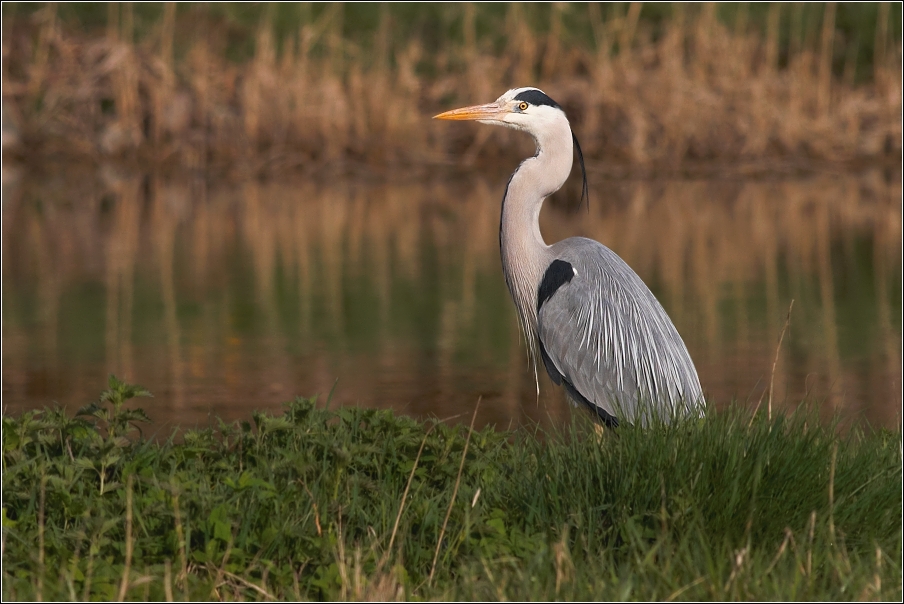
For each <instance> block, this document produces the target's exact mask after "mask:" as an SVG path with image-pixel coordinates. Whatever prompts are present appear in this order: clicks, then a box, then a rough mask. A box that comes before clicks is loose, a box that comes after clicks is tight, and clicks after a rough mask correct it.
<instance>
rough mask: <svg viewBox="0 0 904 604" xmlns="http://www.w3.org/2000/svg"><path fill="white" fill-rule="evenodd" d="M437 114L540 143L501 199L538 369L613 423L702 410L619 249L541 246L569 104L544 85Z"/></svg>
mask: <svg viewBox="0 0 904 604" xmlns="http://www.w3.org/2000/svg"><path fill="white" fill-rule="evenodd" d="M434 118H435V119H441V120H476V121H478V122H480V123H482V124H490V125H497V126H505V127H507V128H513V129H515V130H521V131H522V132H527V133H528V134H530V135H531V136H532V137H533V138H534V141H535V142H536V145H537V152H536V154H535V155H534V156H533V157H530V158H528V159H525V160H524V161H523V162H521V165H520V166H518V168H517V169H516V170H515V172H514V173H513V174H512V176H511V177H510V178H509V182H508V185H507V186H506V189H505V194H504V195H503V198H502V218H501V224H500V228H499V243H500V247H501V251H502V270H503V273H504V274H505V281H506V284H507V285H508V289H509V292H510V293H511V295H512V299H513V300H514V302H515V307H516V308H517V311H518V316H519V318H520V320H521V327H522V328H523V330H524V335H525V338H526V340H527V344H528V348H529V350H530V354H531V358H532V359H533V362H534V368H535V371H536V367H537V364H538V357H539V359H540V360H542V362H543V365H544V366H545V368H546V371H547V373H549V376H550V378H551V379H552V381H553V382H554V383H555V384H557V385H563V386H564V387H565V391H566V394H567V396H568V398H569V399H570V400H571V401H572V402H573V403H574V404H576V405H585V406H587V407H588V408H589V409H590V410H592V411H594V412H595V413H596V414H597V416H598V417H599V419H600V420H601V421H602V422H604V423H605V424H606V425H608V426H610V427H615V426H617V425H618V423H619V421H620V420H624V421H628V422H631V423H634V422H637V421H640V422H642V423H643V424H646V423H647V421H648V419H649V418H650V417H652V416H653V415H655V416H657V417H660V418H662V419H663V420H665V421H669V420H670V419H672V418H674V417H677V416H680V415H693V416H700V415H702V414H703V409H704V399H703V392H702V390H701V388H700V381H699V379H698V377H697V371H696V369H695V368H694V363H693V361H692V360H691V357H690V354H689V353H688V351H687V347H686V346H685V345H684V341H683V340H682V339H681V336H680V335H678V331H677V329H675V326H674V325H673V324H672V321H671V319H669V316H668V315H667V314H666V312H665V310H664V309H663V308H662V305H660V304H659V301H658V300H656V297H655V296H654V295H653V293H652V292H651V291H650V289H649V288H648V287H647V286H646V285H645V284H644V282H643V281H642V280H641V278H640V277H639V276H638V275H637V273H635V272H634V271H633V270H631V268H630V267H629V266H628V265H627V264H626V263H625V261H624V260H622V259H621V258H620V257H619V256H618V255H617V254H616V253H615V252H613V251H612V250H610V249H609V248H607V247H606V246H604V245H602V244H601V243H599V242H597V241H594V240H592V239H587V238H584V237H570V238H568V239H565V240H564V241H560V242H558V243H554V244H552V245H547V244H546V242H545V241H544V240H543V236H542V235H541V233H540V208H541V206H542V205H543V200H544V199H546V198H547V197H548V196H550V195H552V194H553V193H555V192H556V191H558V190H559V189H560V188H561V187H562V185H563V184H565V180H566V179H567V178H568V176H569V174H570V173H571V168H572V163H573V156H574V154H575V153H577V156H578V160H579V162H580V166H581V172H582V176H583V189H582V198H583V197H584V196H586V195H587V174H586V170H585V169H584V157H583V154H582V152H581V147H580V145H579V144H578V139H577V137H575V135H574V133H573V132H572V131H571V125H570V124H569V122H568V118H567V117H566V116H565V112H564V111H563V110H562V108H561V107H560V106H559V104H558V103H556V102H555V101H553V100H552V99H551V98H549V96H547V95H546V94H545V93H544V92H543V91H541V90H539V89H537V88H533V87H528V88H515V89H512V90H509V91H508V92H506V93H505V94H503V95H502V96H500V97H499V98H498V99H496V101H494V102H492V103H487V104H485V105H474V106H471V107H463V108H461V109H453V110H452V111H446V112H445V113H440V114H439V115H436V116H434Z"/></svg>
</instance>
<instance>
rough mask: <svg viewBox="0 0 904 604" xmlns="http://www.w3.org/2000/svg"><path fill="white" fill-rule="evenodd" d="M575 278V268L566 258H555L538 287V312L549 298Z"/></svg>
mask: <svg viewBox="0 0 904 604" xmlns="http://www.w3.org/2000/svg"><path fill="white" fill-rule="evenodd" d="M573 278H574V268H573V267H572V266H571V264H569V263H568V262H565V261H564V260H558V259H557V260H553V261H552V262H551V263H550V265H549V266H548V267H547V268H546V273H545V274H544V275H543V280H542V281H540V287H539V288H537V312H540V307H542V306H543V305H544V304H545V303H546V301H547V300H549V299H550V298H552V295H553V294H554V293H556V291H558V289H559V288H560V287H562V286H563V285H565V284H566V283H568V282H569V281H571V280H572V279H573Z"/></svg>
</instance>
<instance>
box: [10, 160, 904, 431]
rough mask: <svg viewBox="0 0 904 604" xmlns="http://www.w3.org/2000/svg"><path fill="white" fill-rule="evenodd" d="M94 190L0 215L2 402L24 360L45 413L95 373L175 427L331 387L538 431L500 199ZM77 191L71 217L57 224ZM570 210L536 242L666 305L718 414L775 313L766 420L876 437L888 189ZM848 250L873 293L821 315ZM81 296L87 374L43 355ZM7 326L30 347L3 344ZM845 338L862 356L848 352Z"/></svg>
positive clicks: (40, 197)
mask: <svg viewBox="0 0 904 604" xmlns="http://www.w3.org/2000/svg"><path fill="white" fill-rule="evenodd" d="M106 174H107V176H106V177H105V179H104V182H102V183H93V184H92V183H90V182H89V183H85V182H82V180H83V179H82V180H79V181H78V182H76V183H74V184H72V185H70V184H69V183H68V181H66V180H65V179H60V178H55V179H52V180H51V181H50V182H48V183H33V182H31V181H28V182H27V184H25V185H24V186H25V190H24V191H23V192H20V193H14V194H11V195H8V196H7V199H6V200H5V203H6V204H8V205H5V206H4V221H3V224H4V234H3V235H4V236H3V246H4V249H3V252H4V253H3V257H4V292H5V293H4V322H5V327H4V330H5V331H4V370H3V371H4V374H3V382H4V388H6V389H7V390H5V393H9V394H10V395H11V396H10V399H11V400H16V399H17V398H22V397H24V395H25V391H26V389H27V388H28V384H29V383H30V381H34V380H36V379H38V378H37V377H35V376H34V375H33V372H34V371H36V370H35V364H34V362H33V360H29V359H30V358H33V357H30V356H29V354H26V353H25V352H24V351H26V350H34V349H38V350H39V351H40V359H41V366H42V367H43V369H41V371H44V372H50V373H53V374H54V375H53V376H50V377H49V378H47V376H46V375H45V377H44V378H40V379H49V380H50V382H51V383H54V384H56V387H59V388H60V389H61V391H60V393H59V394H58V395H54V396H58V397H65V399H66V400H79V401H81V399H79V396H82V397H89V396H91V395H92V393H93V389H94V388H95V384H96V382H97V381H98V380H99V379H102V378H103V374H104V373H106V372H109V371H115V372H117V373H121V372H122V373H123V374H124V375H125V374H128V375H131V376H134V377H133V378H132V379H136V380H140V381H142V382H144V383H146V384H148V385H153V384H157V386H155V387H154V389H155V390H156V391H157V392H159V393H165V392H170V393H172V396H173V397H174V402H179V400H180V399H181V400H182V401H184V404H183V405H180V406H179V408H180V410H181V411H180V413H183V412H184V413H188V412H189V411H190V410H191V409H193V408H198V407H199V405H200V407H201V409H206V406H207V405H213V404H216V402H217V401H221V400H222V401H228V402H230V404H232V405H235V406H233V407H228V408H226V410H225V411H224V413H227V414H230V413H235V414H240V413H241V412H242V407H241V405H243V404H253V405H261V404H265V403H266V401H268V400H272V401H273V402H274V403H275V402H277V401H279V400H284V399H285V398H287V397H290V396H292V395H294V394H298V393H301V392H304V393H310V392H313V391H319V392H328V391H329V390H330V389H331V388H332V386H333V383H334V381H335V379H336V378H337V377H339V378H340V379H341V387H340V388H339V391H338V392H339V394H338V397H339V401H340V402H345V403H355V402H360V403H362V404H368V405H369V404H378V405H401V406H403V407H404V408H405V409H406V410H407V411H408V412H416V413H425V414H426V413H435V414H438V415H443V416H446V415H454V414H455V413H457V411H456V410H455V407H456V405H461V404H463V403H462V399H463V398H468V397H470V396H471V395H473V398H476V396H477V395H479V394H483V395H484V398H485V399H486V400H487V402H490V401H493V404H492V405H487V406H486V407H485V410H484V411H482V412H481V416H482V417H484V418H487V419H489V418H492V419H493V420H494V421H497V422H498V423H500V424H507V423H508V420H509V419H510V418H512V417H513V414H514V413H515V412H516V411H517V410H519V409H522V410H523V412H524V413H526V414H528V415H530V416H532V417H537V418H540V417H544V416H545V415H546V413H547V410H546V409H544V408H543V407H538V406H537V400H536V395H535V390H534V387H533V374H532V372H531V371H530V370H529V366H528V363H527V358H526V353H525V350H524V346H523V344H521V345H519V344H518V339H519V331H518V329H517V325H516V323H515V321H514V319H513V312H512V310H513V309H512V308H511V304H510V302H509V300H508V296H507V293H506V292H505V290H504V285H502V279H501V275H500V269H499V260H498V253H499V252H498V237H497V229H498V220H499V207H498V198H499V194H500V190H501V187H502V184H503V180H504V178H502V177H500V180H499V181H497V182H495V183H492V184H490V183H487V182H486V181H484V180H483V179H480V178H478V179H476V180H475V181H474V182H473V183H453V184H444V183H437V182H428V183H427V184H425V185H415V184H402V185H397V186H389V185H386V184H380V185H366V184H363V183H358V184H355V185H350V184H338V185H329V186H327V185H318V184H313V183H310V182H298V183H260V182H248V183H246V184H245V185H244V187H240V188H234V189H233V188H228V187H221V186H212V187H211V188H209V189H208V188H207V186H206V185H204V183H203V182H198V181H165V180H164V179H162V178H159V177H155V178H151V179H150V180H149V181H148V183H149V184H145V185H142V183H143V182H144V181H143V179H142V178H136V177H133V176H127V177H121V176H117V175H115V174H114V173H112V172H108V173H106ZM79 187H80V188H81V190H80V191H79V195H78V198H79V199H85V200H88V201H87V202H86V203H72V202H71V199H72V198H71V197H70V195H71V191H72V190H73V189H77V188H79ZM592 190H593V191H596V193H594V199H595V200H596V201H595V202H594V203H593V204H592V205H591V211H590V212H589V214H588V213H587V212H586V211H584V210H583V209H582V210H581V211H580V212H578V213H576V214H567V213H563V212H562V211H560V210H557V209H555V208H549V209H547V210H545V211H544V213H543V215H542V217H541V222H542V227H543V231H544V234H545V236H546V238H547V240H548V241H554V240H559V239H561V238H564V237H567V236H570V235H574V234H584V235H588V236H592V237H594V238H597V239H598V240H600V241H602V242H604V243H605V244H606V245H608V246H609V247H611V248H612V249H613V250H615V251H616V252H617V253H619V254H620V255H622V257H624V258H625V260H626V261H627V262H628V263H629V264H630V265H631V266H632V267H633V268H634V269H635V270H636V271H637V272H638V273H639V274H640V275H641V276H642V277H643V278H644V279H645V280H646V281H647V282H648V283H649V284H650V285H651V287H652V288H653V289H654V291H655V293H656V294H657V295H658V296H659V297H660V299H661V300H662V302H663V304H664V305H665V306H666V309H667V310H668V311H669V313H670V315H671V316H672V317H673V319H674V321H675V323H676V325H677V326H678V329H679V331H680V332H681V334H682V336H683V337H684V339H685V341H686V342H687V344H688V347H689V348H690V350H691V353H692V356H693V357H694V359H695V362H696V364H697V367H698V370H699V372H700V375H701V381H702V383H703V384H704V386H705V388H706V389H707V390H708V391H709V392H710V394H711V395H713V396H714V398H715V400H716V401H717V402H720V403H721V402H725V401H727V399H728V398H729V397H731V396H735V395H736V396H739V397H741V398H742V399H743V398H747V397H749V398H750V400H751V401H756V400H758V399H759V396H760V393H761V392H762V390H763V389H764V388H765V387H766V385H767V384H768V381H769V376H770V372H771V367H772V363H773V360H774V357H775V343H776V341H777V337H778V333H779V330H780V329H781V326H782V325H783V322H784V317H785V314H786V313H787V305H788V303H789V301H790V299H791V298H794V299H795V300H796V302H795V306H794V317H793V318H792V325H791V328H790V331H789V332H788V334H786V337H785V342H786V346H790V347H791V349H790V351H789V353H788V354H785V353H782V355H780V357H779V361H778V365H777V367H776V370H775V399H776V406H777V407H781V405H782V404H783V403H784V404H792V403H794V402H797V401H799V400H800V399H801V398H802V397H803V396H804V394H805V393H806V392H807V391H808V390H809V391H811V392H812V393H814V394H816V395H817V396H820V397H825V396H828V397H829V400H830V402H831V404H832V405H838V404H840V405H843V406H842V407H841V409H842V412H851V413H855V412H856V413H859V412H861V410H860V409H858V408H857V406H863V407H864V408H863V410H862V412H864V413H866V414H867V416H868V417H870V418H872V419H873V420H874V421H877V422H879V423H889V422H893V421H894V420H895V413H897V411H896V409H898V408H899V404H900V396H901V392H900V387H901V386H900V382H899V381H898V379H899V378H898V376H899V371H898V370H899V366H900V365H899V363H900V346H899V343H900V339H899V338H900V333H899V332H900V323H899V322H897V320H896V319H895V317H896V316H897V315H899V310H898V309H899V305H900V298H897V297H895V296H896V294H895V293H894V290H895V288H896V287H899V284H897V285H896V284H895V282H894V279H895V277H894V275H895V274H896V270H897V271H899V270H900V266H899V254H900V242H901V213H900V205H899V199H900V194H901V190H900V183H892V184H888V183H886V182H885V180H884V179H883V178H882V177H881V175H879V174H868V175H866V176H863V177H820V178H811V179H808V180H803V181H775V182H757V181H752V182H724V181H722V182H707V181H690V182H673V181H650V182H613V181H604V180H594V182H593V185H592ZM145 196H146V197H147V198H145ZM143 207H147V208H148V211H147V216H148V221H147V222H146V223H145V222H143V221H142V219H141V217H142V212H143V210H142V208H143ZM13 224H17V225H18V224H24V225H27V227H26V228H12V227H11V226H10V225H13ZM143 224H145V225H146V226H142V225H143ZM859 240H867V241H869V242H870V244H871V245H872V250H867V254H866V255H867V256H868V258H867V259H866V260H865V261H866V262H867V263H868V264H869V265H870V266H872V267H873V268H871V269H868V270H871V271H872V272H873V273H874V274H875V276H874V277H867V276H866V275H861V276H856V275H855V277H856V278H857V279H865V278H869V279H870V281H869V283H874V284H875V285H874V286H872V285H871V286H870V287H869V288H867V291H865V293H858V294H857V295H858V296H863V298H862V300H866V301H867V303H866V305H865V306H864V305H863V304H862V303H860V302H854V303H852V302H850V301H849V300H847V299H846V298H845V297H844V296H845V295H849V294H850V290H851V289H853V290H856V291H858V292H859V290H860V289H862V287H860V288H859V289H858V286H856V285H850V284H849V283H848V284H846V283H845V282H846V281H850V279H852V278H854V277H851V276H850V274H849V275H848V276H847V277H844V276H843V275H844V274H845V271H848V273H850V270H851V269H850V268H845V267H846V266H849V265H850V264H851V262H854V263H855V264H856V262H858V260H857V257H856V256H855V254H856V253H857V252H856V250H855V247H856V245H860V244H857V243H856V242H857V241H859ZM855 244H856V245H855ZM143 250H147V253H143ZM858 270H859V269H858ZM858 274H859V273H858ZM839 275H842V276H839ZM84 283H89V284H90V283H99V284H102V285H103V288H104V291H105V295H106V299H105V301H103V302H102V304H103V305H104V308H103V309H102V310H100V311H99V313H98V314H97V315H96V317H97V321H98V323H97V324H86V325H85V326H84V327H80V329H84V330H87V333H90V332H93V331H99V332H101V333H104V332H105V334H106V335H105V338H100V340H101V342H103V343H102V347H103V348H102V350H101V353H100V354H99V355H98V354H93V356H94V357H99V358H100V359H105V361H103V363H102V366H99V365H97V364H91V363H90V362H89V363H86V364H82V361H81V360H80V359H81V358H82V357H89V356H92V354H89V353H90V351H89V349H88V348H89V344H87V343H82V342H81V341H80V340H79V339H78V338H76V339H75V340H73V339H72V336H71V335H65V336H64V335H63V334H70V333H72V331H73V330H74V329H75V328H76V326H74V324H73V323H72V317H71V315H68V314H67V315H63V314H62V313H64V312H66V305H65V304H63V303H61V299H63V298H64V297H66V296H68V298H66V299H72V300H77V299H78V296H79V293H78V292H79V291H80V288H82V287H83V285H82V284H84ZM136 283H145V285H144V286H142V287H144V288H145V289H143V290H141V291H148V290H147V289H146V288H147V287H151V291H159V294H157V293H154V294H153V295H151V296H148V298H149V299H152V302H153V304H152V307H154V305H157V304H161V303H162V304H161V305H162V309H161V311H160V312H159V313H157V314H155V312H157V311H151V312H149V311H148V310H147V308H148V307H147V304H148V301H147V300H143V299H142V298H140V297H137V295H136V293H135V292H136ZM147 284H150V285H147ZM488 288H489V289H488ZM32 291H33V292H35V295H36V299H37V305H36V308H35V310H34V311H31V310H29V309H28V308H27V306H28V304H29V303H28V300H30V298H29V297H28V296H29V295H30V294H28V292H32ZM858 299H860V298H858ZM157 300H159V301H160V302H159V303H158V302H156V301H157ZM371 301H372V303H371ZM23 305H24V306H23ZM181 307H187V308H189V309H191V308H194V309H195V310H190V311H189V312H188V314H182V313H180V310H179V309H180V308H181ZM142 308H144V310H141V309H142ZM28 317H34V321H35V322H36V324H37V325H39V326H40V330H39V332H38V334H43V335H34V332H33V331H31V330H30V329H29V328H27V327H26V326H27V325H28V324H29V321H31V319H29V318H28ZM62 317H67V318H66V320H65V321H64V320H63V318H62ZM88 319H89V317H85V318H84V319H79V320H80V321H87V320H88ZM104 322H105V323H106V327H105V328H104V327H103V326H102V323H104ZM852 333H853V334H855V335H854V336H852V335H851V334H852ZM864 339H866V340H868V342H869V343H868V344H866V345H863V348H864V349H865V352H864V351H861V350H860V348H859V346H860V345H859V344H857V342H861V341H864ZM89 340H90V338H89ZM852 341H853V342H854V346H853V350H852ZM30 372H32V373H30ZM92 372H96V373H97V374H99V375H95V374H92ZM30 375H31V377H29V376H30ZM544 379H545V378H544ZM544 384H546V382H542V383H541V385H542V386H543V388H542V389H543V392H544V394H543V396H542V397H541V401H544V402H545V401H547V399H548V395H547V394H546V393H547V392H548V389H547V386H546V385H544ZM81 385H84V390H80V387H81ZM32 391H33V390H32ZM199 396H200V397H201V399H200V400H199V399H198V397H199ZM556 396H558V395H556ZM469 400H471V399H470V398H469ZM443 405H448V406H450V407H449V408H444V407H443ZM852 405H853V407H852ZM563 409H564V407H558V406H555V405H553V406H551V407H550V412H554V413H559V412H563V411H562V410H563Z"/></svg>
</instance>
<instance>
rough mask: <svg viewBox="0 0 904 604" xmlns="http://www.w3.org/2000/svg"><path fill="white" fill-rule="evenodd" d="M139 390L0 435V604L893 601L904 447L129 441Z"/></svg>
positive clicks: (578, 437)
mask: <svg viewBox="0 0 904 604" xmlns="http://www.w3.org/2000/svg"><path fill="white" fill-rule="evenodd" d="M143 394H146V392H144V391H143V390H142V389H141V388H139V387H132V386H129V385H127V384H124V383H122V382H119V381H117V380H115V378H111V382H110V388H109V390H107V391H105V392H104V393H103V395H102V396H101V400H100V402H99V403H98V404H95V405H92V406H89V407H86V408H85V409H83V410H82V413H81V414H80V415H78V416H77V417H76V418H74V419H73V418H69V417H67V416H66V415H65V413H63V412H61V411H58V410H45V411H42V412H29V413H26V414H23V415H22V416H21V417H18V418H11V417H4V418H3V464H4V465H3V501H4V503H3V598H4V599H5V600H6V599H19V600H24V599H41V598H43V599H67V600H68V599H89V598H90V599H116V598H118V597H120V596H121V595H123V594H124V595H125V597H126V598H127V599H148V598H155V599H164V598H176V599H182V598H190V599H209V598H213V599H263V598H266V597H274V598H281V599H298V598H305V599H346V598H362V597H370V598H379V599H395V598H404V599H446V600H483V599H489V600H495V599H503V598H508V599H552V598H555V599H587V600H590V599H595V600H608V599H635V600H641V599H651V600H665V599H691V600H695V599H733V600H741V599H744V600H747V599H762V600H767V599H778V600H787V599H808V600H809V599H813V600H836V599H840V600H851V599H887V600H900V598H901V595H902V585H901V565H900V564H901V563H900V561H901V554H902V527H901V503H902V501H901V464H902V459H901V435H900V433H899V432H895V433H892V432H888V431H879V432H870V431H861V430H857V429H855V430H852V431H850V432H848V433H846V434H844V435H839V434H838V432H837V431H836V430H835V428H834V427H833V426H824V425H820V424H819V423H817V422H816V421H815V419H814V416H812V415H808V414H807V413H806V412H801V413H799V414H796V415H794V416H791V417H777V418H774V419H773V420H772V421H769V420H767V419H765V418H764V417H763V416H762V414H760V415H758V416H755V417H752V418H751V416H750V415H749V413H744V412H742V411H729V412H723V413H711V414H710V416H709V417H708V419H707V420H706V421H704V422H700V423H678V424H674V425H671V426H657V427H653V428H650V429H646V430H642V429H637V428H631V427H622V428H619V430H618V431H617V432H615V433H613V432H606V433H603V434H598V433H597V432H596V431H595V430H594V429H593V428H592V427H591V426H588V425H585V424H584V423H583V422H582V420H581V419H580V417H578V419H577V420H576V422H575V425H573V426H571V427H569V428H568V429H566V430H563V431H562V432H560V433H552V434H534V433H531V432H529V431H524V430H522V431H516V432H498V431H494V430H493V429H491V428H486V429H483V430H481V431H473V432H472V431H470V430H469V429H468V428H467V427H465V426H461V425H459V426H450V425H446V424H443V423H435V422H431V421H428V422H420V421H416V420H413V419H410V418H407V417H396V416H394V415H393V414H392V413H391V412H388V411H375V410H369V409H359V408H342V409H339V410H337V411H327V410H324V409H320V408H317V407H316V406H315V401H314V400H313V399H296V400H295V401H293V402H291V403H288V404H287V406H286V410H285V413H284V415H282V416H280V417H273V416H269V415H265V414H259V413H254V414H252V418H253V421H252V422H242V423H240V424H236V425H224V424H220V425H218V426H217V427H216V428H210V429H205V430H192V431H187V432H185V433H184V434H183V435H182V439H181V442H176V441H175V439H173V438H170V439H168V440H165V441H159V440H154V439H152V438H145V437H141V436H139V435H138V434H137V433H136V428H135V427H136V426H137V425H139V424H140V423H141V422H142V421H143V420H144V419H145V416H144V414H143V412H140V411H138V410H136V409H133V408H131V407H130V406H129V405H126V404H125V403H126V401H127V400H128V399H129V398H131V397H133V396H139V395H143ZM406 494H407V496H406ZM403 502H404V505H402V504H403ZM400 506H402V509H400ZM434 560H435V562H434ZM124 579H125V581H124Z"/></svg>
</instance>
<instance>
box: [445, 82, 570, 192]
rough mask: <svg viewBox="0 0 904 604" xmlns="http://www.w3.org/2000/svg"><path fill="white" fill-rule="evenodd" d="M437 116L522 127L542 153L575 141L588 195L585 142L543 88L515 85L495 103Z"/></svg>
mask: <svg viewBox="0 0 904 604" xmlns="http://www.w3.org/2000/svg"><path fill="white" fill-rule="evenodd" d="M433 119H437V120H475V121H478V122H480V123H481V124H490V125H496V126H505V127H507V128H514V129H515V130H522V131H524V132H527V133H528V134H530V135H531V136H533V137H534V140H535V141H537V151H538V152H540V151H541V150H543V149H544V148H557V149H563V148H566V149H567V147H566V145H570V144H571V143H573V144H574V150H575V152H576V153H577V156H578V161H580V164H581V175H582V177H583V179H584V186H583V189H582V190H581V198H585V197H587V172H586V170H585V169H584V154H583V153H581V145H580V144H578V139H577V137H576V136H575V135H574V133H573V132H572V131H571V125H570V124H569V123H568V118H567V117H565V112H564V111H562V108H561V107H560V106H559V104H558V103H556V102H555V101H554V100H552V99H551V98H549V96H547V94H546V93H545V92H543V91H542V90H540V89H539V88H533V87H531V86H529V87H526V88H513V89H511V90H509V91H508V92H506V93H505V94H503V95H502V96H501V97H499V98H498V99H496V100H495V101H493V102H492V103H487V104H485V105H472V106H471V107H462V108H461V109H453V110H452V111H446V112H445V113H440V114H439V115H434V116H433ZM570 165H571V164H569V170H570Z"/></svg>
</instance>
